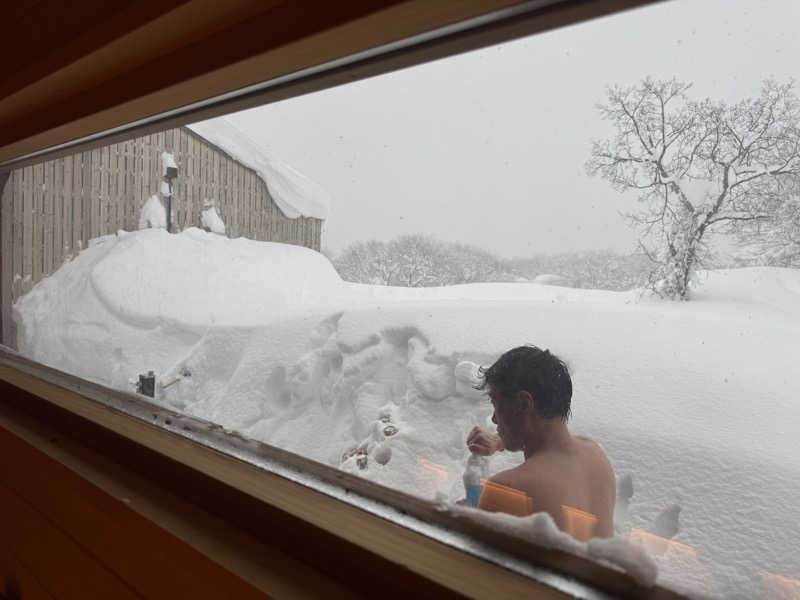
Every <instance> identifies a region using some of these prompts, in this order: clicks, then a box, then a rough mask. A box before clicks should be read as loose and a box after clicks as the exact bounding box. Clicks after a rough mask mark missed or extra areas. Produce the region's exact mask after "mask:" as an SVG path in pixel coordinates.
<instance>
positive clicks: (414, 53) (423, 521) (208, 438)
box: [0, 0, 681, 598]
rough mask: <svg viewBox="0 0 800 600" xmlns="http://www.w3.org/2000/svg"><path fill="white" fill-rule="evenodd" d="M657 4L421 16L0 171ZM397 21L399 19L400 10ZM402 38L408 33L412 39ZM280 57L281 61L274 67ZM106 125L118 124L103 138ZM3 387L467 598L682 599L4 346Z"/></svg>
mask: <svg viewBox="0 0 800 600" xmlns="http://www.w3.org/2000/svg"><path fill="white" fill-rule="evenodd" d="M653 1H656V0H606V1H603V0H539V1H532V2H522V3H515V2H505V3H502V2H501V4H507V5H508V6H506V7H505V8H503V9H501V10H500V11H499V12H498V13H493V14H494V18H491V17H487V15H485V14H483V13H481V12H480V10H479V9H478V5H479V4H480V3H478V2H472V3H470V4H469V7H470V9H471V10H472V11H473V13H474V14H473V16H472V17H471V20H470V19H466V20H463V19H462V20H459V21H456V22H453V23H449V24H446V25H443V24H442V22H441V21H436V19H435V18H432V19H430V21H428V22H426V21H425V19H424V18H423V19H422V20H421V21H419V20H418V21H417V22H415V23H413V24H412V28H413V27H416V28H417V31H418V33H417V34H416V36H414V35H411V36H406V37H402V38H401V39H400V40H394V41H389V40H388V39H387V41H386V43H385V44H383V45H379V46H377V47H375V48H371V49H363V50H361V51H360V52H356V53H354V54H350V55H347V56H340V57H339V58H338V59H335V60H332V61H327V62H323V63H321V64H319V65H315V64H314V60H313V57H312V58H310V59H309V66H307V67H306V68H305V69H299V70H297V71H294V72H292V73H290V74H288V75H285V76H281V77H277V78H273V79H269V80H268V81H266V82H265V83H253V84H252V87H245V88H240V89H239V90H238V91H236V92H232V93H228V94H223V95H220V96H216V97H212V98H207V99H206V98H203V99H198V100H196V101H195V102H193V103H189V104H188V105H185V106H184V107H183V108H181V109H178V110H172V111H169V110H167V111H163V110H162V111H159V112H158V113H157V115H156V116H154V117H146V118H138V119H137V118H134V119H131V117H136V116H137V114H136V112H135V111H133V112H131V111H128V112H127V113H126V111H125V107H124V106H123V107H122V108H120V107H112V108H115V110H116V112H115V111H114V110H112V111H111V112H112V115H111V117H110V118H111V121H109V116H108V115H105V118H98V119H95V120H94V121H93V120H92V119H91V118H89V119H88V120H87V119H83V120H79V122H78V124H77V126H76V127H73V128H69V129H68V132H70V135H75V132H79V133H80V132H82V133H83V135H76V136H75V139H74V141H70V142H66V143H63V136H64V130H63V128H62V129H60V130H59V129H58V128H56V129H55V130H53V131H50V132H47V131H45V132H43V133H41V134H37V135H36V136H33V137H32V138H28V139H23V140H15V141H14V142H12V143H11V144H7V145H6V146H4V147H2V148H0V151H2V152H4V154H2V153H0V157H5V158H6V160H5V162H3V163H0V181H2V176H3V174H7V173H8V172H9V171H10V170H12V169H16V168H20V167H21V166H25V165H29V164H34V163H37V162H40V161H43V160H50V159H53V158H57V157H59V156H63V155H66V154H71V153H74V152H77V151H84V150H87V149H91V148H96V147H99V146H102V145H105V144H109V143H113V142H115V141H120V140H122V139H127V138H130V137H132V136H134V135H142V134H145V133H150V132H153V131H157V130H160V129H163V128H165V127H174V126H178V125H183V124H186V123H191V122H193V121H197V120H201V119H206V118H211V117H214V116H219V115H221V114H224V113H228V112H232V111H236V110H242V109H244V108H251V107H253V106H257V105H263V104H266V103H269V102H274V101H277V100H282V99H286V98H290V97H293V96H298V95H302V94H305V93H309V92H312V91H317V90H321V89H325V88H327V87H331V86H335V85H339V84H342V83H344V82H348V81H354V80H358V79H362V78H365V77H370V76H373V75H377V74H380V73H385V72H389V71H392V70H396V69H400V68H404V67H408V66H411V65H414V64H420V63H423V62H427V61H430V60H435V59H437V58H442V57H444V56H449V55H453V54H457V53H461V52H465V51H468V50H473V49H477V48H481V47H485V46H489V45H493V44H497V43H500V42H502V41H507V40H511V39H515V38H518V37H522V36H525V35H530V34H532V33H536V32H540V31H546V30H549V29H553V28H555V27H560V26H564V25H567V24H573V23H577V22H579V21H583V20H586V19H589V18H594V17H597V16H602V15H606V14H610V13H614V12H618V11H620V10H624V9H628V8H632V7H635V6H642V5H645V4H649V3H652V2H653ZM399 4H400V5H403V4H405V5H409V6H410V5H414V7H415V8H416V9H417V10H418V9H419V7H420V5H419V3H415V2H405V3H402V2H401V3H399ZM394 9H395V10H397V9H398V7H397V6H395V7H394ZM399 14H401V16H402V13H399ZM461 16H463V15H461ZM428 17H430V15H428ZM389 18H392V15H391V14H390V15H389ZM394 18H398V17H397V13H395V15H394ZM431 23H432V24H434V25H435V27H433V30H427V29H426V25H429V24H431ZM362 26H364V25H363V24H362ZM403 31H404V33H408V29H407V28H406V29H404V30H403ZM347 33H348V30H347V29H346V28H345V32H344V34H342V33H341V32H340V34H339V35H340V36H341V35H346V34H347ZM335 39H336V38H335V37H334V40H335ZM343 47H351V46H347V45H346V44H345V45H344V46H343ZM274 58H275V57H274V55H272V56H271V57H270V60H274ZM259 64H260V66H259ZM233 68H235V65H231V66H229V67H226V69H228V71H226V70H225V69H222V70H221V71H220V70H217V71H215V72H214V74H213V75H214V76H215V77H222V78H223V80H224V79H225V77H226V73H227V76H228V77H230V76H231V72H230V69H233ZM263 73H264V69H263V63H258V61H255V63H254V65H252V66H251V70H250V71H248V72H247V74H248V76H254V75H256V74H261V78H262V79H263ZM237 81H239V80H237ZM253 81H254V82H256V81H259V79H257V78H256V79H254V80H253ZM195 91H196V90H195ZM169 102H170V101H169V99H168V98H164V99H163V105H162V108H167V107H168V106H169ZM0 107H2V99H0ZM126 115H127V117H126ZM113 119H117V121H113ZM110 122H116V125H114V126H113V127H110V128H109V127H106V126H107V125H108V124H109V123H110ZM123 123H128V124H127V125H123ZM98 124H99V125H102V133H99V134H93V133H92V130H93V127H94V128H97V127H98ZM0 380H2V381H4V382H6V383H8V384H10V385H12V386H14V387H16V388H18V389H20V390H24V391H25V392H28V393H30V394H33V395H35V396H37V397H38V398H40V399H41V400H42V401H44V402H46V403H48V404H51V405H53V406H55V407H58V408H59V409H62V410H65V411H68V412H69V413H70V414H72V415H75V416H76V417H78V418H81V419H85V420H87V421H89V422H91V423H93V424H94V425H97V426H99V427H101V428H103V429H105V430H108V431H110V432H113V433H114V434H117V435H120V436H123V437H124V438H126V439H128V440H130V441H131V442H133V443H135V444H139V445H141V446H144V447H146V448H148V449H151V450H153V451H155V452H156V453H158V454H159V455H161V456H163V457H164V458H165V459H170V460H174V461H177V462H178V463H180V464H182V465H184V466H185V467H187V468H189V469H193V470H196V471H198V472H200V473H202V474H204V475H206V476H208V477H211V478H213V479H214V480H216V481H218V482H219V483H220V484H223V485H226V486H230V487H232V488H234V489H236V490H238V491H239V492H242V493H245V494H247V495H249V496H251V497H253V498H256V499H257V500H258V502H260V503H263V504H264V505H265V506H266V505H268V506H270V507H272V508H275V509H278V510H280V511H284V512H286V513H288V514H290V515H292V516H293V517H296V518H298V519H301V520H303V521H305V522H307V523H310V524H312V525H314V526H317V527H319V528H321V529H323V530H324V531H326V532H328V533H331V534H333V535H334V536H337V537H340V538H342V539H345V540H347V541H349V542H352V543H354V544H356V545H357V546H359V547H361V548H363V549H364V550H367V551H369V552H371V553H374V554H376V555H378V556H380V557H382V558H384V559H387V560H389V561H391V562H393V563H395V564H398V565H402V566H403V567H405V568H408V569H410V570H411V571H413V572H414V573H416V574H418V575H420V576H422V577H423V578H425V579H428V580H430V581H433V582H436V583H437V584H440V585H443V586H445V587H448V588H449V589H452V590H455V591H457V592H460V593H463V594H465V595H476V594H477V595H482V594H485V593H487V592H488V591H491V593H492V595H497V592H498V591H504V592H506V593H507V594H508V595H509V596H511V595H514V596H517V595H519V593H520V591H523V590H526V591H528V592H530V593H533V594H544V595H547V596H550V595H552V596H553V597H561V596H563V595H567V596H579V597H586V598H600V597H606V596H605V595H606V594H614V595H616V596H620V597H636V598H644V597H646V598H680V597H681V596H680V595H678V594H677V593H676V592H673V591H671V590H668V589H666V588H663V587H661V586H658V585H656V586H654V587H652V588H643V587H642V586H640V585H638V584H637V583H636V582H635V580H634V579H633V578H632V577H630V576H629V575H627V574H626V573H624V572H622V571H621V570H620V569H617V568H614V567H610V566H604V565H602V564H599V563H596V562H594V561H591V560H589V559H586V558H583V557H579V556H575V555H572V554H568V553H566V552H562V551H558V550H553V549H548V548H545V547H543V546H540V545H538V544H535V543H532V542H529V541H525V540H522V539H519V538H515V537H512V536H508V535H506V534H503V533H500V532H494V531H491V530H489V529H487V528H486V527H484V526H481V525H478V524H476V523H475V522H472V521H471V520H469V519H467V518H461V517H457V516H454V515H453V514H451V513H448V512H446V511H442V510H441V509H440V508H439V507H438V506H437V505H436V504H435V503H433V502H429V501H425V500H422V499H420V498H417V497H414V496H410V495H407V494H405V493H403V492H400V491H397V490H392V489H389V488H386V487H383V486H380V485H378V484H375V483H373V482H371V481H367V480H364V479H361V478H359V477H357V476H354V475H351V474H348V473H344V472H342V471H339V470H337V469H334V468H332V467H330V466H328V465H324V464H320V463H316V462H314V461H311V460H309V459H306V458H304V457H302V456H299V455H296V454H293V453H290V452H287V451H284V450H281V449H280V448H276V447H273V446H269V445H267V444H263V443H261V442H255V441H252V440H248V439H245V438H243V437H242V436H240V435H238V434H236V433H235V432H229V431H225V430H223V429H222V428H221V427H219V426H217V425H214V424H212V423H207V422H204V421H202V420H200V419H195V418H190V417H186V416H185V415H181V414H179V413H176V412H174V411H170V410H167V409H165V408H162V407H159V406H157V405H155V404H153V403H150V402H148V401H146V400H144V399H142V398H140V397H138V396H134V395H131V394H127V393H124V392H119V391H116V390H112V389H110V388H106V387H103V386H101V385H98V384H95V383H92V382H89V381H86V380H83V379H81V378H78V377H75V376H72V375H70V374H67V373H63V372H60V371H57V370H55V369H52V368H49V367H46V366H44V365H41V364H39V363H36V362H34V361H30V360H28V359H26V358H24V357H22V356H21V355H19V354H18V353H16V352H14V351H13V350H11V349H8V348H6V347H4V346H0ZM523 557H524V558H523ZM476 590H482V592H476ZM500 595H502V594H500Z"/></svg>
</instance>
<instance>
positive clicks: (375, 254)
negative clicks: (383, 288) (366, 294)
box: [331, 240, 399, 285]
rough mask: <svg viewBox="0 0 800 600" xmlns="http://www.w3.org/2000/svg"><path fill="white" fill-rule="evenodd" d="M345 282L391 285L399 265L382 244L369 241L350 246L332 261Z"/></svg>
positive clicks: (376, 241)
mask: <svg viewBox="0 0 800 600" xmlns="http://www.w3.org/2000/svg"><path fill="white" fill-rule="evenodd" d="M331 262H332V263H333V266H334V267H335V268H336V270H337V271H338V273H339V275H340V276H341V277H342V279H344V280H345V281H357V282H361V283H372V284H376V285H392V284H393V283H394V279H395V274H396V273H397V270H398V268H399V265H398V264H397V263H396V262H395V261H393V260H392V257H391V256H390V254H389V250H388V248H387V247H386V244H385V243H384V242H381V241H378V240H369V241H367V242H355V243H353V244H350V245H349V246H348V247H347V248H345V249H344V251H342V252H341V253H340V254H339V255H338V256H336V257H335V258H334V259H333V260H332V261H331Z"/></svg>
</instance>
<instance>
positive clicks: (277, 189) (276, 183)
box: [188, 117, 330, 219]
mask: <svg viewBox="0 0 800 600" xmlns="http://www.w3.org/2000/svg"><path fill="white" fill-rule="evenodd" d="M188 127H189V129H191V130H192V131H194V132H195V133H196V134H198V135H199V136H201V137H203V138H205V139H207V140H208V141H209V142H211V143H212V144H214V145H216V146H219V147H220V148H222V150H224V151H225V152H227V153H228V154H230V155H231V156H232V157H233V158H234V159H236V160H237V161H239V162H240V163H242V164H243V165H245V166H247V167H250V168H251V169H253V170H254V171H255V172H256V173H258V176H259V177H260V178H261V179H262V180H263V181H264V183H266V184H267V189H268V190H269V193H270V195H271V196H272V199H273V200H274V201H275V204H277V205H278V207H279V208H280V209H281V211H282V212H283V214H284V215H286V217H287V218H289V219H296V218H297V217H301V216H302V217H314V218H317V219H327V218H328V215H329V214H330V196H329V195H328V192H326V191H325V190H324V189H323V188H322V187H321V186H320V185H319V184H317V183H315V182H313V181H311V180H310V179H309V178H308V177H306V176H305V175H303V174H302V173H299V172H298V171H296V170H295V169H293V168H292V167H290V166H289V165H287V164H286V163H283V162H281V161H280V160H278V159H276V158H274V157H271V156H269V155H268V154H267V152H266V150H265V149H264V148H262V147H261V146H259V145H258V144H256V143H255V142H253V141H252V140H251V139H250V138H249V137H247V135H246V134H245V133H243V132H242V131H240V130H239V129H237V128H236V127H235V126H234V125H233V124H231V123H230V122H229V121H228V120H227V119H225V118H224V117H218V118H216V119H210V120H208V121H200V122H199V123H194V124H192V125H188Z"/></svg>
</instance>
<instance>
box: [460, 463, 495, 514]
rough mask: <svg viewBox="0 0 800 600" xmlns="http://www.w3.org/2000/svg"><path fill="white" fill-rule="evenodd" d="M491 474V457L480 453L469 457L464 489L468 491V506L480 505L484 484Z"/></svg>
mask: <svg viewBox="0 0 800 600" xmlns="http://www.w3.org/2000/svg"><path fill="white" fill-rule="evenodd" d="M488 475H489V459H488V458H487V457H485V456H480V455H479V454H472V455H470V457H469V458H468V459H467V468H466V469H464V489H465V490H466V492H467V506H478V500H480V497H481V491H483V484H482V483H481V481H485V480H486V479H487V477H488Z"/></svg>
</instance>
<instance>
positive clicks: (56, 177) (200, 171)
mask: <svg viewBox="0 0 800 600" xmlns="http://www.w3.org/2000/svg"><path fill="white" fill-rule="evenodd" d="M164 151H167V152H172V153H173V155H174V157H175V160H176V163H177V164H178V169H179V173H178V177H177V179H176V181H175V183H174V190H173V219H174V220H173V223H174V229H173V231H181V230H183V229H185V228H187V227H200V226H201V222H200V214H201V212H202V211H203V210H204V208H205V207H207V206H208V205H214V206H216V208H217V211H218V213H219V214H220V217H221V218H222V221H223V222H224V223H225V226H226V227H225V233H226V235H227V236H228V237H233V238H236V237H246V238H250V239H255V240H262V241H266V240H270V241H276V242H284V243H288V244H297V245H302V246H307V247H309V248H313V249H314V250H319V249H320V242H321V240H320V237H321V236H320V234H321V228H322V222H321V221H320V220H319V219H314V218H306V217H300V218H297V219H288V218H287V217H286V216H285V215H284V214H283V213H282V212H281V210H280V209H279V208H278V206H277V205H276V204H275V202H274V201H273V199H272V197H271V196H270V194H269V191H268V189H267V186H266V184H265V183H264V182H263V180H261V179H260V178H259V177H258V175H257V174H256V173H255V172H254V171H253V170H252V169H249V168H247V167H245V166H243V165H242V164H241V163H239V162H237V161H235V160H233V159H232V158H231V157H230V156H228V155H227V154H224V153H223V152H221V151H220V150H218V149H217V148H216V147H215V146H213V145H212V144H209V143H208V142H207V141H205V140H204V139H203V138H201V137H199V136H197V135H196V134H193V133H192V132H190V131H188V130H187V129H185V128H182V127H178V128H173V129H168V130H167V131H162V132H159V133H155V134H152V135H146V136H142V137H137V138H133V139H131V140H128V141H125V142H120V143H117V144H110V145H108V146H103V147H102V148H96V149H94V150H91V151H88V152H81V153H78V154H73V155H70V156H65V157H63V158H58V159H55V160H49V161H46V162H43V163H38V164H36V165H33V166H28V167H24V168H21V169H15V170H14V171H11V172H10V173H9V174H8V181H7V182H6V185H5V186H4V187H3V189H2V195H0V203H1V204H0V266H2V271H0V324H1V327H2V329H0V332H2V338H0V340H2V343H4V344H5V345H7V346H10V347H12V348H13V347H16V330H15V326H14V323H13V320H12V318H11V307H12V305H13V303H14V302H16V301H17V299H18V298H19V297H20V296H22V295H24V294H26V293H27V292H29V291H30V290H31V288H32V287H33V286H34V285H36V283H38V282H39V281H41V280H42V278H44V277H46V276H47V275H50V274H51V273H53V272H54V271H55V270H57V269H58V268H59V267H60V266H61V265H62V264H63V263H64V261H65V260H69V259H70V258H71V257H73V256H75V255H76V254H77V253H78V252H80V251H81V250H82V249H84V248H86V247H88V244H89V240H92V239H94V238H97V237H100V236H103V235H110V234H114V233H116V232H117V231H118V230H120V229H124V230H126V231H134V230H136V229H138V227H139V215H140V212H141V207H142V205H143V204H144V202H145V201H146V200H147V198H149V197H150V196H151V195H153V194H158V193H159V187H160V184H161V182H162V181H163V178H162V160H161V154H162V152H164ZM164 203H165V204H166V202H165V201H164Z"/></svg>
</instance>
